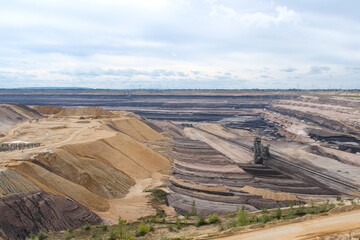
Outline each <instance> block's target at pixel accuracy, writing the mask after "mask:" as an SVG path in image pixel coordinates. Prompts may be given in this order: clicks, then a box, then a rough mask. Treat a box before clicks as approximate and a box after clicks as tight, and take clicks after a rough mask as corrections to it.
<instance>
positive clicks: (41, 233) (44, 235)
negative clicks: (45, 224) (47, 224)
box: [37, 231, 48, 240]
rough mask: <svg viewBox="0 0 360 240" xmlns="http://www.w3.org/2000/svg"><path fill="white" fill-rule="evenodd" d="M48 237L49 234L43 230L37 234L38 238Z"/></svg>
mask: <svg viewBox="0 0 360 240" xmlns="http://www.w3.org/2000/svg"><path fill="white" fill-rule="evenodd" d="M47 238H48V235H47V234H46V233H45V232H43V231H40V232H39V233H38V234H37V239H38V240H45V239H47Z"/></svg>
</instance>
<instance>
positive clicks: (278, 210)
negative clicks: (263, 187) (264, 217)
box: [275, 207, 282, 219]
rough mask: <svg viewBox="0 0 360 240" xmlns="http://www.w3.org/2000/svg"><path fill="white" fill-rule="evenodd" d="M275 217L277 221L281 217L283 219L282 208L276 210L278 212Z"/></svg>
mask: <svg viewBox="0 0 360 240" xmlns="http://www.w3.org/2000/svg"><path fill="white" fill-rule="evenodd" d="M275 217H276V218H277V219H281V217H282V211H281V208H280V207H278V208H277V209H276V211H275Z"/></svg>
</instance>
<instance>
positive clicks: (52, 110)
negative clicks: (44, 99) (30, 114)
mask: <svg viewBox="0 0 360 240" xmlns="http://www.w3.org/2000/svg"><path fill="white" fill-rule="evenodd" d="M34 109H35V110H36V111H38V112H39V113H41V114H46V115H53V114H57V113H59V112H60V111H62V110H63V108H62V107H58V106H35V107H34Z"/></svg>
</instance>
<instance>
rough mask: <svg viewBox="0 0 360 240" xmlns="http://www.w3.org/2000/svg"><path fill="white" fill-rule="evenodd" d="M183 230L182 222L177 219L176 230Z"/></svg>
mask: <svg viewBox="0 0 360 240" xmlns="http://www.w3.org/2000/svg"><path fill="white" fill-rule="evenodd" d="M181 228H182V224H181V220H180V219H179V218H176V229H178V230H180V229H181Z"/></svg>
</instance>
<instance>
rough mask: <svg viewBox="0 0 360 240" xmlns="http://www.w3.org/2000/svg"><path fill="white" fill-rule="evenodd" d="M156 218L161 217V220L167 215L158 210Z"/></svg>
mask: <svg viewBox="0 0 360 240" xmlns="http://www.w3.org/2000/svg"><path fill="white" fill-rule="evenodd" d="M156 216H157V217H160V218H164V217H166V213H165V211H164V210H162V209H156Z"/></svg>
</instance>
